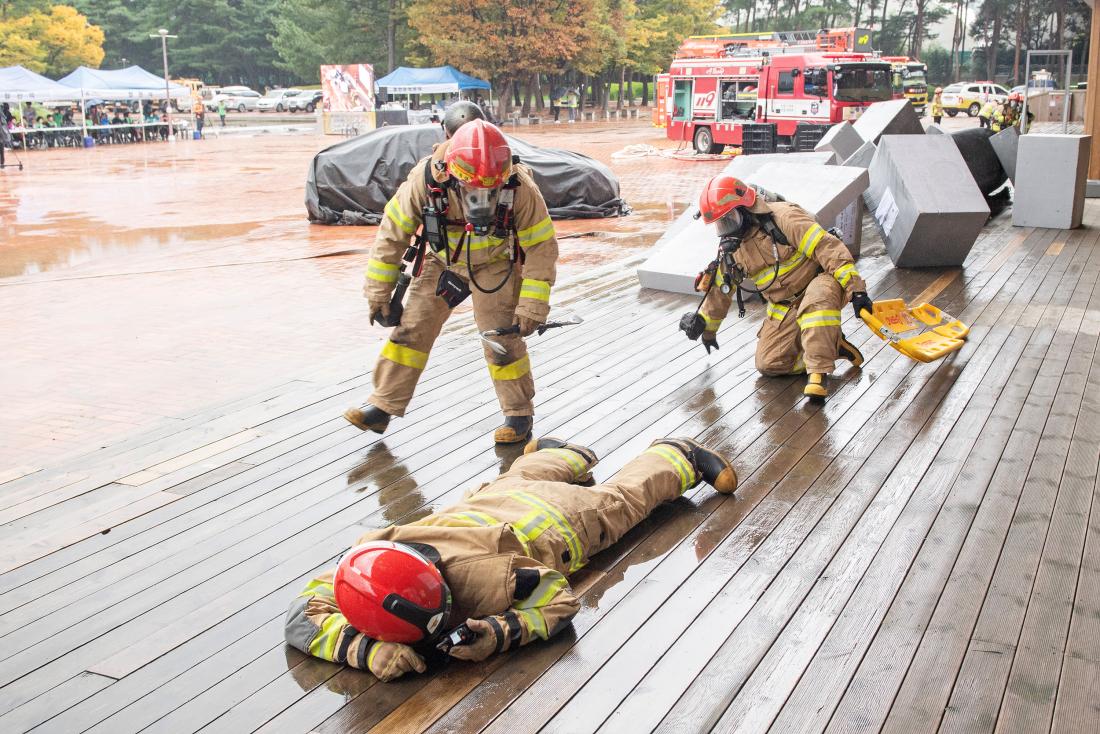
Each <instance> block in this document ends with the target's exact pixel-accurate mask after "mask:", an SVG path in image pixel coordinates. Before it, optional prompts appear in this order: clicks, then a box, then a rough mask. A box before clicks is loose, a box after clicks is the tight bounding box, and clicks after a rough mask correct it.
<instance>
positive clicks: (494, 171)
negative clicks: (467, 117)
mask: <svg viewBox="0 0 1100 734" xmlns="http://www.w3.org/2000/svg"><path fill="white" fill-rule="evenodd" d="M445 160H446V162H447V172H448V173H449V174H451V175H452V176H454V177H455V179H457V180H458V181H459V182H461V183H463V184H465V185H467V186H470V187H472V188H475V189H495V188H499V187H500V186H503V185H504V184H505V183H506V182H507V181H508V177H509V176H511V175H512V149H511V148H509V147H508V141H507V140H505V139H504V133H502V132H501V131H500V128H498V127H497V126H496V125H494V124H492V123H491V122H486V121H485V120H471V121H470V122H467V123H466V124H465V125H463V126H462V127H460V128H458V130H456V131H455V134H454V135H453V136H451V143H450V147H449V148H448V149H447V155H446V158H445Z"/></svg>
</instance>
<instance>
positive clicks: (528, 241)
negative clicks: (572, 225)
mask: <svg viewBox="0 0 1100 734" xmlns="http://www.w3.org/2000/svg"><path fill="white" fill-rule="evenodd" d="M516 236H517V239H518V240H519V246H520V247H525V248H526V247H534V246H535V245H537V244H539V243H540V242H545V241H546V240H548V239H550V238H551V237H553V236H554V223H553V222H551V221H550V217H546V219H543V220H542V221H541V222H539V223H538V224H536V225H535V226H533V227H528V228H527V229H521V230H519V232H517V233H516Z"/></svg>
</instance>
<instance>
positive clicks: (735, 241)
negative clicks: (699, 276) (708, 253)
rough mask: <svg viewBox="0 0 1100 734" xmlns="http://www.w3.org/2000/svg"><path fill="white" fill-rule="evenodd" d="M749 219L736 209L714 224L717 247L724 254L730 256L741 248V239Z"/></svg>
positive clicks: (739, 209)
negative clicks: (716, 231)
mask: <svg viewBox="0 0 1100 734" xmlns="http://www.w3.org/2000/svg"><path fill="white" fill-rule="evenodd" d="M748 225H749V217H748V215H746V214H745V213H744V212H742V211H741V208H740V207H738V208H736V209H733V210H732V211H730V213H729V214H726V215H725V216H724V217H722V218H721V219H719V220H718V221H717V222H715V223H714V226H715V228H716V229H717V230H718V246H719V247H720V248H721V251H722V252H723V253H726V254H732V253H734V252H736V251H737V249H738V248H739V247H741V239H742V237H744V235H745V230H747V229H748Z"/></svg>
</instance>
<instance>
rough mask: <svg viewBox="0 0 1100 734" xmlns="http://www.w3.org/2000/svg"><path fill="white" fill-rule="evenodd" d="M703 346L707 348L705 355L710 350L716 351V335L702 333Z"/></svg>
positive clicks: (711, 332)
mask: <svg viewBox="0 0 1100 734" xmlns="http://www.w3.org/2000/svg"><path fill="white" fill-rule="evenodd" d="M703 346H704V347H706V348H707V354H710V350H711V349H713V350H714V351H716V352H717V351H718V334H717V333H715V332H713V331H704V332H703Z"/></svg>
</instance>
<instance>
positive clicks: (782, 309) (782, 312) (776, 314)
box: [768, 303, 791, 321]
mask: <svg viewBox="0 0 1100 734" xmlns="http://www.w3.org/2000/svg"><path fill="white" fill-rule="evenodd" d="M790 310H791V307H790V306H784V305H783V304H782V303H769V304H768V318H769V319H775V320H776V321H782V320H783V319H784V318H786V316H787V312H788V311H790Z"/></svg>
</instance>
